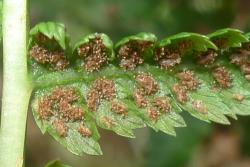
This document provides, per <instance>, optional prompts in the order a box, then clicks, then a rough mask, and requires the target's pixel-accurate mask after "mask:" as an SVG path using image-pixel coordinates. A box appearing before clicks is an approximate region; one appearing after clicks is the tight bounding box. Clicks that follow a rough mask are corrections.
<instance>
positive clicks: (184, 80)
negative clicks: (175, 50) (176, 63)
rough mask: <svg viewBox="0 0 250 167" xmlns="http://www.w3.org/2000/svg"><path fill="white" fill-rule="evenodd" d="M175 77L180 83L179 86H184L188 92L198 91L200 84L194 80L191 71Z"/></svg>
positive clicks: (185, 71)
mask: <svg viewBox="0 0 250 167" xmlns="http://www.w3.org/2000/svg"><path fill="white" fill-rule="evenodd" d="M177 77H178V78H179V79H180V81H181V85H183V86H185V87H186V88H187V89H188V90H196V89H198V87H199V85H200V82H199V80H198V79H196V78H195V76H194V73H193V72H192V71H188V70H184V71H183V72H180V73H178V74H177Z"/></svg>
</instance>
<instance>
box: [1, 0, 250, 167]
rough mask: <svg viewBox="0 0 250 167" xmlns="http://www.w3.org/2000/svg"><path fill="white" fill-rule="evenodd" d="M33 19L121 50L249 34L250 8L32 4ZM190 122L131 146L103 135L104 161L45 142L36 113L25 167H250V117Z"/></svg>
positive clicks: (99, 0) (193, 2)
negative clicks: (58, 165) (94, 36)
mask: <svg viewBox="0 0 250 167" xmlns="http://www.w3.org/2000/svg"><path fill="white" fill-rule="evenodd" d="M30 17H31V18H30V19H31V26H33V25H35V24H36V23H38V22H42V21H56V22H62V23H64V24H65V25H66V27H67V31H68V32H69V34H70V35H71V39H72V42H75V41H76V40H77V39H79V38H80V36H81V35H84V34H87V33H91V32H104V33H107V34H108V35H109V36H110V37H111V38H112V39H113V40H114V42H117V41H118V40H119V39H120V38H122V37H124V36H127V35H131V34H135V33H138V32H141V31H149V32H152V33H154V34H156V35H157V36H158V37H159V39H162V38H164V37H166V36H168V35H171V34H175V33H178V32H182V31H192V32H197V33H203V34H207V33H210V32H213V31H214V30H216V29H219V28H224V27H234V28H238V29H241V30H243V31H246V32H248V31H250V1H249V0H238V1H237V0H189V1H188V0H175V1H173V0H172V1H171V0H32V1H31V2H30ZM0 66H1V65H0ZM1 69H2V68H1ZM0 76H2V75H0ZM183 116H184V118H185V120H186V122H187V128H182V129H177V137H171V136H168V135H165V134H163V133H156V132H153V131H151V130H150V129H148V128H145V129H139V130H137V131H136V136H137V138H136V139H126V138H123V137H119V136H117V135H115V134H113V133H111V132H109V131H104V130H100V133H101V136H102V137H101V140H100V144H101V146H102V148H103V153H104V155H103V156H89V155H85V156H83V157H78V156H74V155H72V154H71V153H69V152H68V151H66V150H65V149H64V148H63V147H61V146H60V145H59V144H57V143H56V142H55V141H54V140H53V139H52V138H51V137H49V136H48V135H42V134H41V132H40V130H39V129H38V128H37V127H36V125H35V123H34V120H33V118H32V115H31V114H30V113H29V119H28V131H27V140H26V145H27V147H26V154H25V156H26V159H25V161H26V166H27V167H42V166H43V165H44V164H45V163H46V162H48V161H50V160H53V159H60V160H61V161H62V162H63V163H65V164H68V165H71V166H73V167H117V166H118V167H249V166H250V133H249V127H250V117H245V118H239V120H238V121H234V120H232V125H231V126H219V125H217V124H213V125H209V124H207V123H203V122H201V121H199V120H196V119H194V118H191V116H189V115H188V114H185V113H184V114H183Z"/></svg>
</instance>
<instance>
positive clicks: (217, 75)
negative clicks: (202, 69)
mask: <svg viewBox="0 0 250 167" xmlns="http://www.w3.org/2000/svg"><path fill="white" fill-rule="evenodd" d="M212 75H213V77H214V79H215V80H216V81H217V83H218V84H219V85H220V86H221V87H222V88H230V87H231V86H232V77H231V73H230V72H229V71H228V70H227V69H226V68H225V67H217V68H215V69H214V70H213V72H212Z"/></svg>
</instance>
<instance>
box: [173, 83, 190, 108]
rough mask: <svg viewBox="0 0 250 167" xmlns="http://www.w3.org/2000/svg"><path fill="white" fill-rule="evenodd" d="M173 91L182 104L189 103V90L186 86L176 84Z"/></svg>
mask: <svg viewBox="0 0 250 167" xmlns="http://www.w3.org/2000/svg"><path fill="white" fill-rule="evenodd" d="M172 90H173V92H174V93H175V95H176V98H177V100H178V101H179V102H180V103H182V104H184V103H186V102H187V101H188V90H187V87H186V86H183V85H181V84H175V85H174V86H173V88H172Z"/></svg>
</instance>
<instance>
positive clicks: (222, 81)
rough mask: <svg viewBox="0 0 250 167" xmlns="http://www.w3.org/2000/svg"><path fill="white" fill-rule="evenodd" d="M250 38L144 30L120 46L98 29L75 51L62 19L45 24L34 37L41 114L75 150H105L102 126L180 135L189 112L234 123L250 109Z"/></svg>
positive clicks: (37, 112)
mask: <svg viewBox="0 0 250 167" xmlns="http://www.w3.org/2000/svg"><path fill="white" fill-rule="evenodd" d="M249 38H250V34H243V32H241V31H239V30H236V29H230V28H227V29H221V30H218V31H216V32H214V33H211V34H209V35H207V36H205V35H200V34H196V33H179V34H176V35H173V36H170V37H167V38H165V39H163V40H161V41H157V38H156V36H155V35H153V34H151V33H139V34H137V35H132V36H128V37H125V38H123V39H122V40H120V41H119V42H117V43H116V45H113V43H112V41H111V40H110V38H109V37H108V36H107V35H105V34H103V33H94V34H90V35H86V36H84V37H83V38H82V39H81V40H79V42H77V43H76V44H75V46H74V47H72V48H71V47H70V46H71V45H70V42H69V36H68V35H67V34H66V32H65V28H64V26H63V25H62V24H59V23H52V22H48V23H40V24H38V25H37V26H35V27H34V28H33V29H32V30H31V33H30V42H29V56H30V59H29V65H30V72H31V75H32V76H33V81H34V85H35V87H36V91H35V93H34V94H35V100H34V102H33V103H32V104H33V105H32V106H33V114H34V116H35V119H36V122H37V124H38V126H39V127H40V128H41V129H42V131H43V132H45V131H47V132H49V133H50V134H51V135H52V136H53V137H54V138H55V139H56V140H58V141H59V142H60V143H62V144H63V145H66V147H67V148H68V149H69V150H70V151H71V152H73V153H75V154H82V153H83V152H85V153H88V154H101V150H100V147H99V145H98V143H97V140H98V139H99V134H98V131H97V128H96V125H98V126H99V127H101V128H104V129H108V130H112V131H114V132H115V133H117V134H119V135H122V136H125V137H134V133H133V130H134V129H136V128H141V127H145V126H146V125H147V126H149V127H151V128H153V129H154V130H156V131H158V130H160V131H163V132H165V133H168V134H171V135H175V130H174V129H175V128H176V127H183V126H186V124H185V122H184V120H183V118H182V117H181V112H182V111H187V112H189V113H190V114H191V115H192V116H194V117H196V118H198V119H201V120H203V121H207V122H210V121H212V122H217V123H222V124H229V121H228V117H232V118H236V115H237V114H238V115H249V114H250V111H248V108H249V107H250V100H249V97H250V91H249V90H250V89H249V88H250V84H249V80H250V59H249V57H250V42H249ZM47 82H48V83H47ZM77 143H78V144H83V145H84V146H82V147H81V148H80V149H79V148H77V145H78V144H77Z"/></svg>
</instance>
